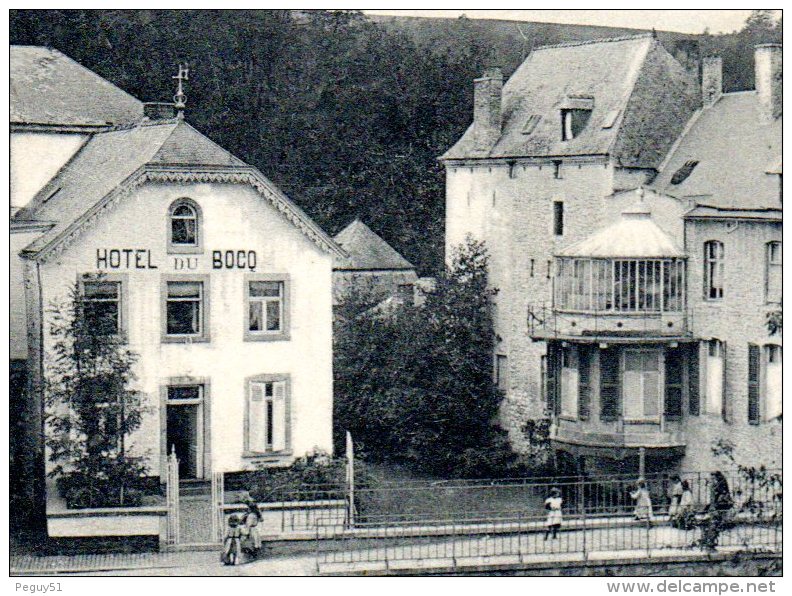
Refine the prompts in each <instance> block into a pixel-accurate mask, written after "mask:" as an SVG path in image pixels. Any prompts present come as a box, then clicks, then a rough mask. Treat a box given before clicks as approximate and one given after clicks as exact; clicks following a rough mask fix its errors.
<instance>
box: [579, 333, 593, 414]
mask: <svg viewBox="0 0 792 596" xmlns="http://www.w3.org/2000/svg"><path fill="white" fill-rule="evenodd" d="M590 414H591V350H590V349H589V347H588V346H580V347H579V348H578V416H579V417H580V419H581V420H588V417H589V415H590Z"/></svg>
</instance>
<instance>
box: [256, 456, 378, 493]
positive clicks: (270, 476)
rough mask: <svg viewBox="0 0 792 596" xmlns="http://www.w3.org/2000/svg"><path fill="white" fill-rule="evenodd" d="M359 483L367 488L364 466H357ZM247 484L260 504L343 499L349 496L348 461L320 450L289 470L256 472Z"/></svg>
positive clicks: (357, 483) (356, 472)
mask: <svg viewBox="0 0 792 596" xmlns="http://www.w3.org/2000/svg"><path fill="white" fill-rule="evenodd" d="M355 483H356V485H357V486H360V487H363V486H365V485H366V484H367V472H366V467H365V464H363V462H358V461H356V462H355ZM245 484H246V485H247V487H248V491H249V492H250V495H251V496H252V497H253V498H254V499H255V500H256V501H258V502H259V503H268V502H275V501H312V500H316V499H343V498H344V496H345V495H346V459H345V458H343V457H336V458H333V457H330V456H329V455H328V454H327V453H325V452H323V451H320V450H317V451H314V452H313V453H311V454H309V455H306V456H304V457H301V458H299V459H297V460H296V461H295V462H294V463H293V464H292V465H291V466H289V467H288V468H264V467H262V468H261V469H259V470H257V471H255V472H253V473H252V474H250V475H248V476H247V478H246V482H245Z"/></svg>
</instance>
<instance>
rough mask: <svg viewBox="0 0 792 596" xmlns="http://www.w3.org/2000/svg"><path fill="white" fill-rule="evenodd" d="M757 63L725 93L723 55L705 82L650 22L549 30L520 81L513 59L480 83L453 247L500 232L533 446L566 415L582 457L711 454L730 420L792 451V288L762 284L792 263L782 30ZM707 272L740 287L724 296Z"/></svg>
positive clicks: (460, 146) (510, 416) (507, 353)
mask: <svg viewBox="0 0 792 596" xmlns="http://www.w3.org/2000/svg"><path fill="white" fill-rule="evenodd" d="M756 63H757V81H758V82H757V91H756V92H746V93H735V94H723V93H722V92H721V88H720V81H721V78H720V75H719V74H718V73H719V71H718V70H717V68H716V67H718V66H719V62H718V61H717V60H714V59H706V60H705V62H704V81H705V84H704V86H703V89H704V91H703V93H702V91H701V89H702V85H701V83H700V82H699V79H698V69H697V68H691V64H690V62H689V61H686V63H685V65H683V64H681V63H680V62H678V61H677V60H676V59H675V58H674V57H673V56H671V55H670V54H669V53H668V52H667V51H666V50H665V49H664V47H663V46H662V45H661V44H660V43H659V42H658V41H657V40H656V39H654V38H653V37H652V36H651V35H647V36H637V37H629V38H616V39H605V40H598V41H592V42H579V43H570V44H562V45H559V46H549V47H545V48H538V49H536V50H534V51H533V52H532V53H531V55H530V56H529V57H528V58H527V59H526V60H525V62H524V63H523V64H522V65H521V66H520V67H519V68H518V69H517V71H516V72H515V73H514V74H513V75H512V77H511V78H510V79H509V80H508V82H506V84H505V85H504V84H503V78H502V76H501V74H500V72H499V71H497V70H490V71H488V72H487V73H485V75H484V76H483V77H482V78H481V79H478V80H476V81H475V82H474V115H473V124H472V125H471V126H470V128H469V129H468V130H467V131H466V133H465V134H464V135H463V136H462V138H461V139H460V140H459V141H458V142H457V143H456V144H455V145H454V146H453V147H452V148H451V149H449V150H448V152H446V153H445V154H444V155H443V156H442V157H441V158H440V159H441V160H442V162H443V163H444V164H445V168H446V248H447V250H448V249H450V247H452V246H454V245H455V244H458V243H459V242H460V241H461V239H462V238H463V237H464V235H465V234H467V233H472V234H473V235H474V236H476V237H478V238H479V239H482V240H484V241H485V242H486V244H487V246H488V248H489V250H490V253H491V269H490V283H491V285H492V286H493V287H495V288H497V289H498V293H497V298H496V301H495V304H494V317H495V327H496V332H497V335H498V344H497V347H496V353H495V354H494V371H495V375H496V378H497V380H498V383H499V385H500V386H501V388H502V389H503V390H504V392H505V399H504V401H503V404H502V408H501V424H502V425H503V426H504V427H505V428H506V429H508V431H509V434H510V438H511V440H512V444H513V446H514V448H515V449H516V450H517V451H521V450H525V449H526V448H527V442H528V440H529V437H527V436H526V433H527V432H529V430H528V429H530V428H531V425H528V424H526V422H528V421H529V420H531V419H535V418H541V417H550V418H551V420H552V424H551V437H552V443H553V446H554V448H555V449H556V450H557V452H558V453H559V455H561V456H562V457H569V458H570V460H571V462H574V464H575V465H577V466H578V467H579V469H582V470H587V471H599V472H613V471H626V472H630V473H635V472H642V471H645V470H646V471H648V470H651V471H670V470H674V469H686V470H690V469H695V468H707V467H711V466H714V465H716V463H715V462H714V461H713V458H712V456H711V447H712V445H713V444H714V443H715V442H716V441H717V439H718V438H727V437H728V438H732V439H736V440H737V442H738V443H739V444H738V445H737V453H738V456H739V457H741V458H743V461H747V460H746V457H747V455H748V451H747V450H748V449H749V448H750V446H751V445H752V443H753V442H754V441H756V440H764V439H766V440H767V441H766V443H765V445H764V446H763V448H762V454H763V461H764V462H765V463H767V464H769V465H774V464H780V424H779V423H778V422H777V411H778V412H779V413H780V410H779V408H780V405H779V406H776V405H774V404H775V403H776V401H777V399H776V397H775V396H776V395H777V393H776V392H777V389H776V388H775V387H776V382H777V378H780V377H778V376H777V375H780V364H778V365H776V363H777V362H778V363H780V347H774V346H776V344H780V338H776V337H773V338H769V337H768V331H767V327H766V325H765V324H764V321H765V312H766V311H767V309H768V308H776V307H777V308H780V306H778V305H777V304H776V303H775V302H774V300H775V299H776V296H775V294H773V296H771V298H772V299H773V300H771V301H769V302H768V301H766V300H765V298H764V296H765V294H764V293H763V292H764V290H761V288H764V287H765V286H767V287H768V288H770V289H771V290H772V292H775V291H776V290H775V289H776V287H777V285H776V284H777V283H778V281H777V279H776V277H775V276H777V275H780V244H776V243H780V240H781V237H780V217H781V211H780V199H779V195H778V189H779V188H780V187H779V183H778V182H779V181H778V179H779V178H780V164H781V158H780V140H781V136H780V130H781V127H780V103H773V97H775V95H774V94H776V93H777V94H780V88H781V87H780V79H778V78H777V77H780V70H779V68H780V48H767V47H763V48H758V49H757V58H756ZM713 81H715V83H713ZM779 96H780V95H779ZM770 106H772V107H770ZM693 162H695V163H693ZM735 162H737V164H736V165H735ZM705 164H706V165H705ZM726 169H728V170H729V174H728V175H724V176H722V177H719V176H720V172H722V171H723V170H726ZM776 170H777V172H776ZM738 221H739V222H740V223H737V222H738ZM716 241H719V242H721V244H720V245H718V246H719V248H718V247H716V245H715V244H714V242H716ZM724 247H726V248H728V252H725V248H724ZM705 251H710V252H709V253H705ZM705 254H709V255H711V256H710V257H706V258H705ZM765 259H766V262H767V265H766V273H761V271H760V269H761V268H757V266H756V263H761V262H765ZM705 261H706V265H705V264H704V262H705ZM724 264H725V268H724ZM777 264H778V266H777ZM749 270H750V272H751V276H747V277H743V278H740V279H733V278H735V277H739V276H740V274H741V272H744V271H749ZM761 275H766V276H767V281H766V282H764V281H762V280H761V279H760V277H761ZM707 276H710V279H713V280H715V281H713V283H716V284H720V285H721V286H722V287H723V288H725V287H726V286H727V284H728V285H729V286H730V290H729V292H726V290H725V289H722V290H720V294H717V292H716V293H715V294H713V295H712V297H707V296H706V293H705V291H704V290H702V283H703V280H704V279H705V278H706V277H707ZM753 278H756V279H753ZM729 280H731V281H729ZM772 292H771V293H772ZM760 294H761V296H760ZM778 299H779V300H780V297H779V298H778ZM724 315H727V316H725V317H724ZM710 352H711V353H712V354H713V356H712V357H710V356H708V354H709V353H710ZM718 354H723V356H722V357H719V356H718ZM757 354H758V355H757ZM718 358H720V360H718ZM749 360H750V362H751V372H750V373H749V371H748V362H749ZM776 366H777V368H774V367H776ZM719 371H720V372H719ZM776 371H777V372H776ZM718 375H721V378H722V381H721V383H720V385H718V384H717V382H716V377H717V376H718ZM718 390H720V391H721V392H722V393H723V395H726V393H728V394H729V397H728V398H724V399H723V403H725V404H727V405H725V406H724V407H723V412H721V411H720V410H719V411H718V412H717V416H716V415H715V414H714V413H713V412H712V411H711V410H712V408H713V407H714V404H715V401H716V398H715V397H714V393H716V392H717V391H718ZM708 396H711V400H712V406H710V402H708V401H707V400H708V399H710V397H708ZM749 396H750V397H749ZM778 403H779V404H780V401H779V402H778ZM771 404H773V405H771ZM705 406H706V407H705ZM749 410H750V413H749ZM757 412H760V413H757ZM749 418H750V420H749Z"/></svg>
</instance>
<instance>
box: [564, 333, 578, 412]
mask: <svg viewBox="0 0 792 596" xmlns="http://www.w3.org/2000/svg"><path fill="white" fill-rule="evenodd" d="M579 366H580V358H579V355H578V352H577V349H576V348H575V347H572V346H564V347H562V348H561V417H562V418H564V419H567V420H577V419H578V417H579V410H580V408H579V404H578V397H579V394H580V387H579V384H580V370H579Z"/></svg>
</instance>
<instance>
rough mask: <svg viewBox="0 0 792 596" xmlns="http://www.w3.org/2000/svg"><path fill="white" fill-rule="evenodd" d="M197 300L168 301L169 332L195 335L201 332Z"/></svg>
mask: <svg viewBox="0 0 792 596" xmlns="http://www.w3.org/2000/svg"><path fill="white" fill-rule="evenodd" d="M198 316H199V308H198V303H197V302H169V303H168V334H169V335H195V334H197V333H200V325H199V322H198Z"/></svg>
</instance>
